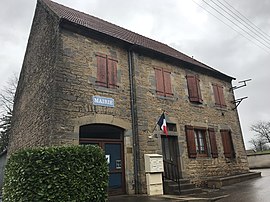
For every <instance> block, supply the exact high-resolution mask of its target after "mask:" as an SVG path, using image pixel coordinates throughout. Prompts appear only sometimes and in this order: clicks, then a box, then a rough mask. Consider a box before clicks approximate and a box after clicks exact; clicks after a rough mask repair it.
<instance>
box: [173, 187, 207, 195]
mask: <svg viewBox="0 0 270 202" xmlns="http://www.w3.org/2000/svg"><path fill="white" fill-rule="evenodd" d="M180 192H181V193H180V195H188V194H196V193H202V189H201V188H193V189H181V190H180ZM175 194H177V193H175ZM178 194H179V193H178Z"/></svg>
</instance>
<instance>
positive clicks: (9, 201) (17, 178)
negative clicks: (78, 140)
mask: <svg viewBox="0 0 270 202" xmlns="http://www.w3.org/2000/svg"><path fill="white" fill-rule="evenodd" d="M107 186H108V165H107V161H106V158H105V154H104V152H103V151H102V150H101V149H100V148H99V147H97V146H92V145H87V146H62V147H49V148H36V149H26V150H22V151H19V152H18V153H15V154H13V155H11V156H10V158H9V160H8V162H7V165H6V169H5V182H4V190H3V201H4V202H15V201H16V202H20V201H23V202H26V201H27V202H31V201H38V202H41V201H53V202H57V201H61V202H63V201H67V202H76V201H80V202H83V201H85V202H89V201H105V200H106V198H107Z"/></svg>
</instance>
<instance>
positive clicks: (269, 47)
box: [202, 0, 270, 50]
mask: <svg viewBox="0 0 270 202" xmlns="http://www.w3.org/2000/svg"><path fill="white" fill-rule="evenodd" d="M202 1H203V2H204V3H205V4H207V5H208V6H209V7H211V8H212V9H214V10H215V11H216V12H217V13H219V14H220V15H222V16H223V17H224V18H226V19H227V20H229V21H230V22H231V23H233V24H234V25H235V26H236V27H238V28H240V29H241V30H242V31H244V32H245V33H246V34H248V35H249V36H251V37H252V38H253V39H255V40H256V41H257V42H259V43H260V44H262V45H263V46H265V47H266V48H268V49H269V50H270V46H267V45H265V44H264V43H262V42H261V41H260V40H258V39H257V38H254V37H253V36H252V35H251V34H250V33H249V32H247V31H246V30H245V29H243V28H242V27H240V26H239V25H237V24H236V23H235V22H234V21H233V20H231V19H230V18H228V17H227V16H226V15H224V14H223V13H222V12H220V11H219V10H218V9H216V8H215V7H214V6H212V5H211V4H209V3H207V2H206V1H205V0H202Z"/></svg>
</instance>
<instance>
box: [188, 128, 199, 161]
mask: <svg viewBox="0 0 270 202" xmlns="http://www.w3.org/2000/svg"><path fill="white" fill-rule="evenodd" d="M186 138H187V149H188V156H189V158H196V156H197V152H196V144H195V135H194V130H193V127H192V126H186Z"/></svg>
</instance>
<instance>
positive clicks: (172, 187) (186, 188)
mask: <svg viewBox="0 0 270 202" xmlns="http://www.w3.org/2000/svg"><path fill="white" fill-rule="evenodd" d="M179 181H180V193H179V188H178V184H177V183H176V182H174V181H170V180H165V181H164V193H165V194H172V195H182V194H194V193H201V192H202V189H201V188H197V187H196V186H195V185H194V184H192V183H190V180H188V179H180V180H179Z"/></svg>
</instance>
